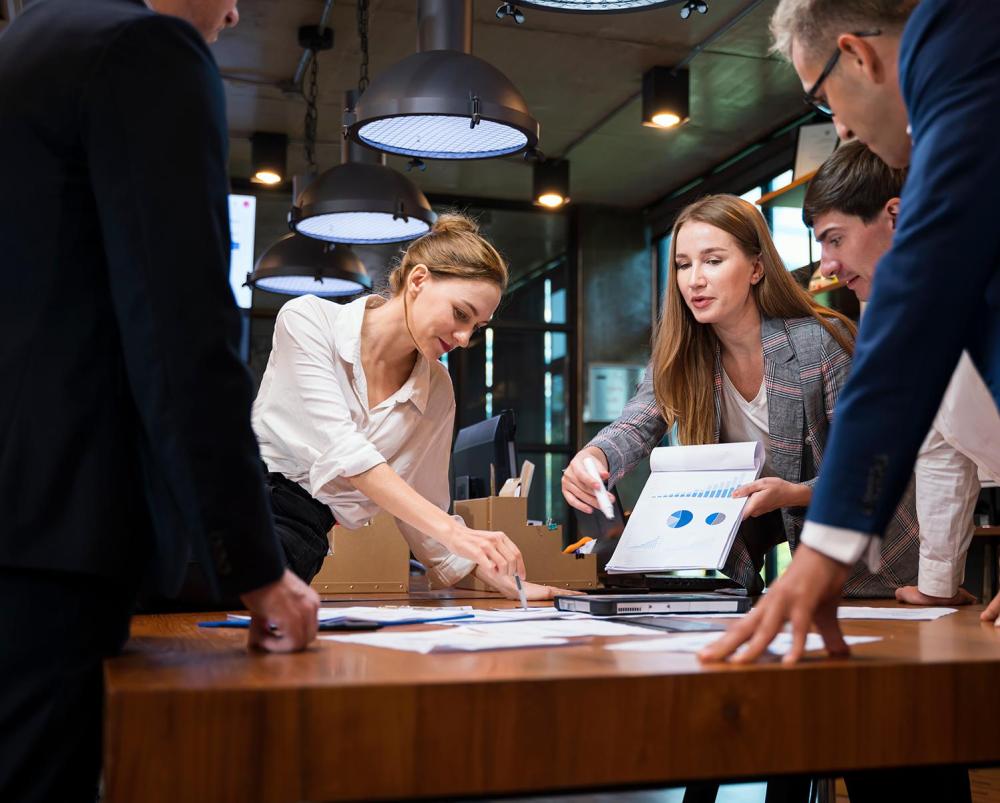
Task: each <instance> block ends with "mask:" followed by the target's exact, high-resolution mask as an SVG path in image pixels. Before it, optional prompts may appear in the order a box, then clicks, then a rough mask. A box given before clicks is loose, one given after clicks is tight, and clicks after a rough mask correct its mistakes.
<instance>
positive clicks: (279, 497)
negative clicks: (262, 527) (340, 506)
mask: <svg viewBox="0 0 1000 803" xmlns="http://www.w3.org/2000/svg"><path fill="white" fill-rule="evenodd" d="M266 483H267V487H268V490H269V491H270V492H271V510H272V512H273V513H274V530H275V532H276V533H277V534H278V538H279V539H280V540H281V546H282V548H283V549H284V551H285V561H286V562H287V563H288V568H289V569H291V570H292V571H293V572H295V574H297V575H298V576H299V577H301V578H302V579H303V580H305V581H306V582H307V583H308V582H309V581H310V580H312V579H313V577H315V576H316V573H317V572H318V571H319V570H320V568H321V567H322V566H323V558H325V557H326V555H327V552H329V551H330V542H329V541H328V540H327V533H329V532H330V528H331V527H332V526H333V523H334V518H333V513H332V512H331V511H330V508H329V507H327V506H326V505H324V504H323V503H322V502H319V501H317V500H316V499H313V498H312V497H311V496H310V495H309V492H308V491H306V490H305V489H304V488H303V487H302V486H301V485H299V484H298V483H297V482H292V481H291V480H290V479H288V478H287V477H285V476H284V475H283V474H278V473H276V472H270V473H268V475H267V477H266Z"/></svg>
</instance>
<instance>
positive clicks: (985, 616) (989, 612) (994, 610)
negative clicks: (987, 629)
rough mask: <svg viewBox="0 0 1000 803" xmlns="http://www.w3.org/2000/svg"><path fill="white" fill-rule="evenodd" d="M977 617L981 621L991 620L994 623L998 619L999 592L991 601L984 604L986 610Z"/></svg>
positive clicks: (999, 610) (999, 608)
mask: <svg viewBox="0 0 1000 803" xmlns="http://www.w3.org/2000/svg"><path fill="white" fill-rule="evenodd" d="M979 619H980V620H981V621H983V622H993V623H994V624H996V621H997V619H1000V594H997V595H996V596H995V597H993V602H991V603H990V604H989V605H987V606H986V610H985V611H983V612H982V613H981V614H979Z"/></svg>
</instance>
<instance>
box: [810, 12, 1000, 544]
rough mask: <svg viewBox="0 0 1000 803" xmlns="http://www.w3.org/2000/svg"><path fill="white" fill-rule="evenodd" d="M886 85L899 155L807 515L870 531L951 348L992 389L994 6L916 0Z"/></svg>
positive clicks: (952, 358) (928, 417) (908, 460)
mask: <svg viewBox="0 0 1000 803" xmlns="http://www.w3.org/2000/svg"><path fill="white" fill-rule="evenodd" d="M899 66H900V82H901V86H902V89H903V97H904V99H905V101H906V106H907V109H908V111H909V116H910V124H911V127H912V135H913V154H912V158H911V163H910V171H909V177H908V178H907V182H906V187H905V188H904V191H903V197H902V204H901V212H900V218H899V228H898V230H897V232H896V236H895V240H894V242H893V247H892V249H891V250H890V251H889V252H888V253H887V254H886V255H885V257H883V259H882V261H881V262H880V264H879V266H878V270H877V274H876V277H875V283H874V287H873V291H872V297H871V304H870V309H869V310H868V311H867V312H866V313H865V317H864V319H863V321H862V325H861V332H860V334H859V337H858V344H857V351H856V353H855V356H854V370H853V372H852V374H851V377H850V380H849V381H848V383H847V386H846V387H845V388H844V392H843V394H842V395H841V397H840V401H839V404H838V407H837V418H836V421H835V422H834V425H833V429H832V432H831V437H830V443H829V446H828V448H827V454H826V457H825V463H824V466H823V472H822V475H821V477H820V481H819V483H818V485H817V488H816V492H815V494H814V495H813V500H812V505H811V506H810V508H809V520H810V521H816V522H819V523H822V524H828V525H833V526H837V527H844V528H848V529H852V530H857V531H861V532H866V533H876V534H881V533H882V532H883V531H884V530H885V527H886V524H887V523H888V521H889V518H890V516H891V515H892V512H893V509H894V507H895V505H896V502H897V501H898V500H899V498H900V496H901V495H902V493H903V491H904V489H905V488H906V486H907V483H908V482H909V480H910V472H911V470H912V468H913V463H914V461H915V459H916V455H917V450H918V449H919V447H920V444H921V442H922V441H923V439H924V437H925V436H926V434H927V430H928V429H929V427H930V425H931V421H932V420H933V418H934V414H935V412H936V411H937V409H938V405H939V404H940V402H941V397H942V396H943V394H944V391H945V388H946V386H947V384H948V381H949V378H950V377H951V374H952V371H953V370H954V368H955V365H956V363H957V362H958V358H959V355H960V353H961V351H962V349H968V350H969V353H970V354H971V355H972V358H973V360H974V361H975V362H976V364H977V366H978V367H979V369H980V371H981V372H982V373H983V376H984V378H985V379H986V382H987V384H988V385H989V387H990V389H991V390H992V392H993V396H994V398H995V399H998V400H1000V220H998V214H997V203H996V197H995V196H996V192H997V187H1000V147H998V146H997V140H998V138H1000V103H998V100H1000V3H997V2H994V1H993V0H990V1H989V2H984V0H921V2H920V4H919V5H918V6H917V8H916V10H915V11H914V12H913V15H912V17H911V18H910V21H909V23H908V24H907V26H906V30H905V32H904V35H903V41H902V47H901V55H900V65H899Z"/></svg>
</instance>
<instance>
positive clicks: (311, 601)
mask: <svg viewBox="0 0 1000 803" xmlns="http://www.w3.org/2000/svg"><path fill="white" fill-rule="evenodd" d="M240 599H242V600H243V604H244V605H246V606H247V610H249V611H250V633H249V635H248V637H247V646H248V647H250V648H254V647H256V648H258V649H261V650H267V651H268V652H294V651H296V650H301V649H304V648H305V647H306V645H307V644H309V642H311V641H312V640H313V639H314V638H316V629H317V624H318V622H317V620H318V616H317V614H318V613H319V594H317V593H316V592H315V591H313V590H312V588H310V587H309V586H308V585H306V584H305V583H304V582H302V580H300V579H299V578H298V577H297V576H296V575H295V574H293V573H292V572H290V571H289V570H288V569H285V573H284V574H283V575H282V576H281V579H279V580H277V581H275V582H273V583H271V584H270V585H266V586H263V587H262V588H257V589H254V590H253V591H248V592H247V593H246V594H243V595H242V596H241V597H240Z"/></svg>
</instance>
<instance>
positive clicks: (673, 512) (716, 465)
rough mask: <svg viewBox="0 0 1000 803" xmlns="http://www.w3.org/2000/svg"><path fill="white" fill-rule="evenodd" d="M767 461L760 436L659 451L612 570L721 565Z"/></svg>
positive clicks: (651, 459) (651, 461) (651, 462)
mask: <svg viewBox="0 0 1000 803" xmlns="http://www.w3.org/2000/svg"><path fill="white" fill-rule="evenodd" d="M763 464H764V448H763V447H762V446H761V445H760V444H759V443H757V442H755V441H754V442H749V443H720V444H712V445H707V446H666V447H661V448H658V449H653V453H652V454H651V455H650V457H649V469H650V472H651V473H650V475H649V479H648V480H647V481H646V486H645V487H644V488H643V489H642V494H641V495H640V496H639V501H638V502H636V505H635V509H634V510H633V511H632V515H631V516H630V517H629V520H628V524H627V525H626V526H625V532H623V533H622V535H621V538H619V539H618V546H617V547H616V548H615V552H614V555H612V556H611V560H610V561H609V562H608V566H607V571H608V572H611V573H623V572H660V571H675V570H679V569H721V568H722V567H723V565H724V564H725V562H726V558H727V557H728V556H729V550H730V549H732V546H733V539H735V537H736V531H737V530H738V529H739V526H740V522H741V521H742V513H743V506H744V505H745V504H746V503H747V500H746V498H745V497H744V498H742V499H733V491H734V490H735V489H736V488H738V487H739V486H741V485H746V484H747V483H748V482H753V481H754V480H755V479H757V475H758V474H760V470H761V468H762V466H763Z"/></svg>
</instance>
